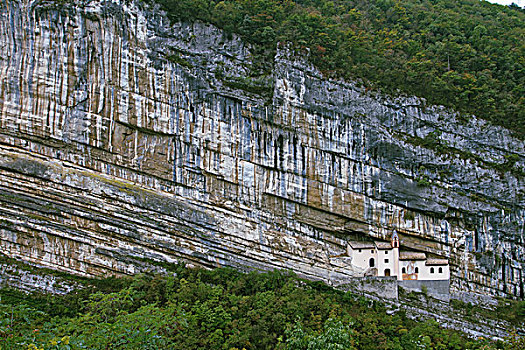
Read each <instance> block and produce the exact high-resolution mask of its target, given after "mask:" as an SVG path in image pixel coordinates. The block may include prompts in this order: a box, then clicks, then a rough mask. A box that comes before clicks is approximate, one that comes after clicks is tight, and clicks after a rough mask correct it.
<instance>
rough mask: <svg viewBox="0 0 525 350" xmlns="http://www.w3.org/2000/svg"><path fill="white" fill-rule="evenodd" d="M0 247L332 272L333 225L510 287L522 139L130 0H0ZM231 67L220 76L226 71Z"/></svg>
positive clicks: (89, 262) (138, 262) (522, 248)
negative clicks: (261, 58)
mask: <svg viewBox="0 0 525 350" xmlns="http://www.w3.org/2000/svg"><path fill="white" fill-rule="evenodd" d="M0 49H1V52H2V55H1V56H0V241H1V244H2V252H4V254H6V255H8V256H10V257H15V258H20V259H22V260H24V261H27V262H31V263H35V264H38V265H40V266H46V267H50V268H53V269H58V270H63V271H67V272H71V273H76V274H81V275H85V276H98V275H106V274H129V273H136V272H139V271H142V270H146V269H151V268H153V267H154V266H156V262H175V261H178V260H179V259H185V260H186V261H191V262H192V263H193V264H196V265H204V266H224V265H228V266H235V267H240V268H247V267H248V268H260V269H270V268H285V269H291V270H294V271H296V272H298V273H299V274H301V275H304V276H307V277H309V278H312V279H320V280H325V281H327V282H330V283H333V284H340V283H344V282H345V281H347V280H348V279H350V278H352V277H355V276H360V275H362V274H363V271H362V270H361V269H359V268H357V267H355V266H353V265H352V264H351V262H350V261H349V259H348V256H347V255H346V245H347V242H348V241H349V240H350V239H355V238H356V237H362V236H370V237H373V238H374V239H383V240H389V238H390V235H391V234H392V231H393V230H397V232H398V233H399V237H400V242H401V245H402V246H404V247H406V248H409V249H411V250H417V251H422V252H426V253H428V254H432V255H433V256H436V257H443V258H447V259H448V260H449V262H450V264H451V288H452V289H453V290H455V291H475V292H479V293H485V294H491V295H507V296H517V297H521V298H523V297H524V286H523V284H524V279H525V276H524V273H523V267H524V266H525V243H524V225H525V218H524V216H525V215H524V214H525V201H524V199H523V195H524V193H525V188H524V184H523V173H524V168H525V149H524V144H523V142H521V141H520V140H518V139H516V138H514V137H513V136H512V135H511V134H510V133H509V132H508V131H507V130H505V129H502V128H500V127H494V126H491V125H489V124H488V123H487V122H485V121H482V120H478V119H476V118H474V117H469V118H468V119H467V120H465V118H463V117H461V116H459V115H457V114H456V113H454V112H452V111H448V110H445V109H443V108H441V107H436V106H428V105H426V104H425V101H424V100H422V99H418V98H415V97H399V98H391V97H388V96H383V95H381V94H379V93H375V92H367V91H366V90H365V89H364V88H361V87H360V86H359V85H358V84H357V83H348V82H341V81H336V80H328V79H325V78H324V77H323V76H322V75H321V73H320V72H318V71H317V70H316V69H315V68H314V67H312V66H311V65H310V64H308V63H307V61H306V59H305V57H304V55H302V54H299V53H296V52H294V50H292V49H291V48H289V47H287V46H286V45H283V46H281V47H279V48H278V49H277V53H276V55H275V57H274V60H273V62H272V63H271V65H272V69H271V74H268V75H262V76H261V75H259V76H255V77H254V76H253V75H254V74H255V73H254V69H253V66H254V60H255V59H256V58H255V53H254V50H252V48H251V46H250V45H249V44H247V43H245V42H243V41H242V40H241V39H240V38H238V37H236V36H235V35H234V36H233V37H228V36H227V35H226V34H225V33H223V32H222V31H221V30H219V29H217V28H215V27H213V26H211V25H207V24H203V23H198V22H197V23H175V24H171V23H170V22H169V21H168V20H167V18H166V17H165V16H164V14H163V13H162V12H161V11H160V10H159V9H158V7H156V6H155V5H151V4H144V3H142V2H139V1H117V0H114V1H98V0H95V1H75V2H73V1H72V2H67V3H64V2H59V1H26V0H24V1H12V0H4V1H2V2H1V3H0ZM232 82H234V83H232Z"/></svg>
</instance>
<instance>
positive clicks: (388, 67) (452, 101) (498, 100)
mask: <svg viewBox="0 0 525 350" xmlns="http://www.w3.org/2000/svg"><path fill="white" fill-rule="evenodd" d="M155 1H156V2H158V3H159V4H160V5H161V6H162V7H163V8H164V9H165V10H166V12H167V13H168V16H169V17H170V18H171V19H172V20H196V19H198V20H202V21H204V22H207V23H212V24H214V25H216V26H218V27H220V28H222V29H224V30H225V31H226V32H228V33H236V34H238V35H240V36H241V37H242V38H244V40H246V41H248V42H250V43H252V44H254V45H255V47H256V49H257V50H258V52H259V53H261V55H262V56H264V57H265V58H266V59H267V61H271V57H272V53H274V52H275V50H276V47H277V44H278V43H279V42H281V43H291V44H292V45H294V46H295V48H297V49H309V51H310V59H311V61H312V63H314V64H315V65H316V66H317V67H318V68H319V69H320V70H321V71H322V72H323V74H325V76H327V77H342V78H345V79H351V80H355V79H358V80H360V81H362V82H363V83H364V84H366V85H367V87H369V88H374V89H379V90H381V91H383V92H386V93H389V94H393V95H399V94H408V95H415V96H419V97H424V98H425V99H426V100H427V101H428V102H429V103H431V104H439V105H444V106H447V107H451V108H454V109H455V110H457V111H459V112H461V113H464V114H474V115H476V116H478V117H481V118H484V119H486V120H489V121H490V122H492V123H493V124H497V125H502V126H504V127H507V128H509V129H511V130H513V131H514V132H515V133H516V134H518V135H520V136H521V137H524V136H525V108H524V102H525V88H524V85H525V84H524V80H525V12H524V10H523V9H520V8H519V7H517V6H509V7H505V6H500V5H494V4H490V3H488V2H486V1H479V0H463V1H457V0H405V1H399V0H376V1H369V0H332V1H328V0H295V1H293V0H223V1H218V0H155ZM263 73H264V72H262V74H263ZM266 73H268V72H266Z"/></svg>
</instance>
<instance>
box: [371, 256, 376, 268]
mask: <svg viewBox="0 0 525 350" xmlns="http://www.w3.org/2000/svg"><path fill="white" fill-rule="evenodd" d="M369 264H370V267H374V266H375V264H376V262H375V260H374V258H370V261H369Z"/></svg>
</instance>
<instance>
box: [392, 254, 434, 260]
mask: <svg viewBox="0 0 525 350" xmlns="http://www.w3.org/2000/svg"><path fill="white" fill-rule="evenodd" d="M426 259H427V256H426V254H425V253H419V252H399V260H426Z"/></svg>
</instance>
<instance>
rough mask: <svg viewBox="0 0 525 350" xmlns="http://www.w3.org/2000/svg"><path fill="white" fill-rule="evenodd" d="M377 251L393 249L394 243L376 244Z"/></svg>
mask: <svg viewBox="0 0 525 350" xmlns="http://www.w3.org/2000/svg"><path fill="white" fill-rule="evenodd" d="M374 243H375V244H376V247H377V249H392V243H390V242H374Z"/></svg>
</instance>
